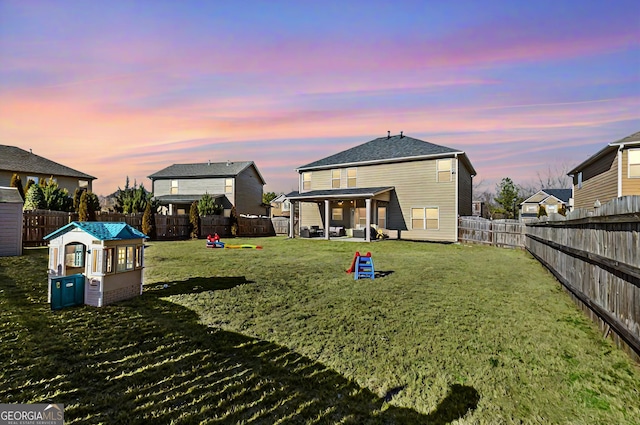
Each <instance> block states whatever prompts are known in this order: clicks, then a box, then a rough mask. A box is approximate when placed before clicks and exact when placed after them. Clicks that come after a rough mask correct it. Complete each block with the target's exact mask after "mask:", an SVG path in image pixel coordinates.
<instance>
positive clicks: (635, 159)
mask: <svg viewBox="0 0 640 425" xmlns="http://www.w3.org/2000/svg"><path fill="white" fill-rule="evenodd" d="M629 178H630V179H633V178H640V149H629Z"/></svg>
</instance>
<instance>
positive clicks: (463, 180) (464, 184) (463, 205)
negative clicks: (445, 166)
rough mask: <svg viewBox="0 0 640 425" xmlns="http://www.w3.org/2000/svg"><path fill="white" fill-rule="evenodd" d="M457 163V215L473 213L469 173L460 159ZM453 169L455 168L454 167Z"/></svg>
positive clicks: (471, 185)
mask: <svg viewBox="0 0 640 425" xmlns="http://www.w3.org/2000/svg"><path fill="white" fill-rule="evenodd" d="M457 163H458V166H457V168H458V215H461V216H470V215H473V193H472V190H473V183H472V178H471V173H470V172H469V170H468V169H467V167H465V165H464V163H463V162H462V161H457ZM454 169H455V168H454Z"/></svg>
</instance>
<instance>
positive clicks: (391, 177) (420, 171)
mask: <svg viewBox="0 0 640 425" xmlns="http://www.w3.org/2000/svg"><path fill="white" fill-rule="evenodd" d="M436 176H437V174H436V160H422V161H409V162H401V163H390V164H379V165H370V166H360V167H358V186H359V187H383V186H394V187H395V195H393V196H392V199H391V203H390V205H389V207H388V209H387V218H388V220H387V227H388V228H389V229H401V237H402V238H403V239H421V240H434V241H455V240H457V235H456V234H455V233H456V220H457V212H456V210H455V208H456V199H455V193H456V190H455V180H453V181H451V182H437V181H436ZM396 204H398V205H396ZM398 206H399V207H400V208H398ZM429 207H437V208H438V210H439V226H440V227H439V229H438V230H413V229H412V228H411V208H429ZM469 207H470V206H469Z"/></svg>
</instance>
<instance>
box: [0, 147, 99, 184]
mask: <svg viewBox="0 0 640 425" xmlns="http://www.w3.org/2000/svg"><path fill="white" fill-rule="evenodd" d="M13 174H18V175H19V176H20V180H22V186H23V187H24V186H26V185H27V181H28V180H29V179H31V180H33V181H34V182H36V183H39V182H40V181H41V180H45V179H49V178H51V177H53V179H54V180H55V181H56V182H57V183H58V186H59V187H60V188H61V189H67V191H68V192H69V195H71V196H73V194H74V192H75V190H76V189H77V188H83V189H87V190H89V191H92V183H93V180H95V179H96V178H95V177H93V176H90V175H89V174H85V173H83V172H80V171H77V170H74V169H73V168H69V167H67V166H65V165H62V164H58V163H57V162H53V161H51V160H50V159H47V158H43V157H41V156H39V155H36V154H34V153H31V152H28V151H25V150H23V149H20V148H17V147H15V146H6V145H0V186H9V185H10V184H11V177H12V176H13Z"/></svg>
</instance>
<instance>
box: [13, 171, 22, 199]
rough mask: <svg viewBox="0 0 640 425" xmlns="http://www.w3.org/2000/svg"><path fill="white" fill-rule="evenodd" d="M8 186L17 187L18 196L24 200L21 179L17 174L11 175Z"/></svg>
mask: <svg viewBox="0 0 640 425" xmlns="http://www.w3.org/2000/svg"><path fill="white" fill-rule="evenodd" d="M9 186H11V187H15V188H16V189H18V193H20V196H21V197H22V200H23V201H24V196H25V195H24V188H23V187H22V179H21V178H20V175H19V174H17V173H14V174H13V176H11V183H9Z"/></svg>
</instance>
